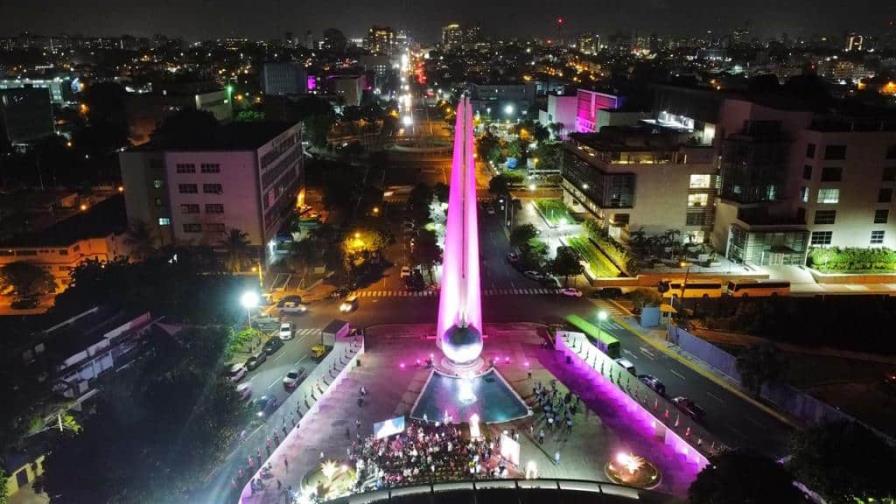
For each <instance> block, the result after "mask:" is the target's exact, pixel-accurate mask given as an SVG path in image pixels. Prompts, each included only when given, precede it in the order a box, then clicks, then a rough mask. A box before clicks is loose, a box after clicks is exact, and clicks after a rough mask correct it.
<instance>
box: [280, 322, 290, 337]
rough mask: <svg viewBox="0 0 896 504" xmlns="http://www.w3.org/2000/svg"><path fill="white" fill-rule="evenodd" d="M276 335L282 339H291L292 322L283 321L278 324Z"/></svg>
mask: <svg viewBox="0 0 896 504" xmlns="http://www.w3.org/2000/svg"><path fill="white" fill-rule="evenodd" d="M277 336H278V337H280V339H282V340H283V341H286V340H291V339H292V324H291V323H289V322H283V323H282V324H280V330H279V331H278V332H277Z"/></svg>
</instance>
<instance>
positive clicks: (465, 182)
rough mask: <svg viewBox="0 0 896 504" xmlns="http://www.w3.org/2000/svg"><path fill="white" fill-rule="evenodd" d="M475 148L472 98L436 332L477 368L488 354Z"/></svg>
mask: <svg viewBox="0 0 896 504" xmlns="http://www.w3.org/2000/svg"><path fill="white" fill-rule="evenodd" d="M474 147H475V145H474V141H473V112H472V107H471V106H470V99H469V98H468V97H466V96H464V97H461V99H460V103H458V105H457V120H456V122H455V127H454V157H453V159H452V161H451V183H450V188H449V191H448V218H447V221H446V224H445V250H444V253H443V256H442V257H443V259H442V288H441V293H440V297H439V320H438V325H437V328H436V330H437V333H436V338H437V341H438V345H439V347H440V348H441V349H442V352H443V353H444V354H445V356H446V357H448V359H450V360H451V361H452V362H454V363H456V364H469V363H472V362H474V361H476V359H478V358H479V354H480V353H482V308H481V306H480V301H481V299H480V291H479V226H478V223H477V221H476V165H475V162H474V160H473V149H474Z"/></svg>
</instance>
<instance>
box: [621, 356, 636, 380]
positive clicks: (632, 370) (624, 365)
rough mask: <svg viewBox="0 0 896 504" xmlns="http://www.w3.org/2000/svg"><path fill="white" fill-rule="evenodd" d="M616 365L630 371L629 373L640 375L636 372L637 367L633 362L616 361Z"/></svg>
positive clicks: (625, 360)
mask: <svg viewBox="0 0 896 504" xmlns="http://www.w3.org/2000/svg"><path fill="white" fill-rule="evenodd" d="M616 363H617V364H619V365H620V366H622V368H623V369H625V370H626V371H628V372H629V373H631V374H633V375H635V376H638V373H637V372H636V371H635V365H634V364H632V361H630V360H628V359H616Z"/></svg>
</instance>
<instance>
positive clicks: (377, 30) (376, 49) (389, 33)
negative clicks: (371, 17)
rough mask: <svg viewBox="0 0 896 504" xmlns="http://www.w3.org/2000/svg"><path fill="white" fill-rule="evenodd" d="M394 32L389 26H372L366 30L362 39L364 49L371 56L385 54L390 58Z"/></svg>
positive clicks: (394, 38)
mask: <svg viewBox="0 0 896 504" xmlns="http://www.w3.org/2000/svg"><path fill="white" fill-rule="evenodd" d="M395 46H396V37H395V30H393V29H392V27H390V26H378V25H373V26H371V27H370V29H369V30H367V37H366V38H365V39H364V48H365V49H367V50H368V51H370V52H371V53H373V54H385V55H387V56H391V55H392V52H393V51H395Z"/></svg>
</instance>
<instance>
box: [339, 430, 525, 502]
mask: <svg viewBox="0 0 896 504" xmlns="http://www.w3.org/2000/svg"><path fill="white" fill-rule="evenodd" d="M466 430H467V429H466V428H464V427H463V426H462V425H458V424H440V423H431V422H418V421H414V420H410V421H409V423H408V426H407V428H406V429H405V431H404V432H402V433H400V434H397V435H394V436H390V437H388V438H383V439H376V438H374V437H373V436H370V437H366V438H362V439H360V440H357V441H355V442H354V443H352V447H351V448H350V449H349V456H350V458H351V460H352V461H353V462H354V463H355V468H356V470H357V475H358V480H357V483H356V488H355V491H356V492H357V491H367V490H371V489H379V488H388V487H396V486H404V485H411V484H415V483H422V482H429V481H452V480H453V481H456V480H468V479H475V478H480V477H482V478H497V477H505V476H506V475H507V471H508V469H507V465H506V463H505V462H504V461H503V460H502V458H501V456H500V454H499V453H498V452H499V450H498V448H497V445H496V443H495V442H494V441H492V440H490V439H489V438H488V437H486V436H483V437H479V438H476V439H471V438H470V437H469V435H465V433H464V431H466ZM483 434H485V433H483Z"/></svg>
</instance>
